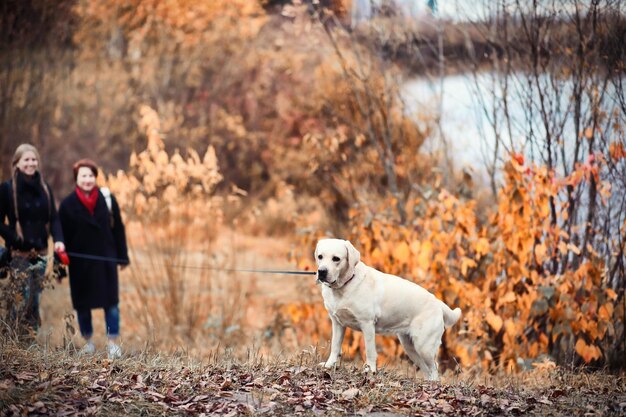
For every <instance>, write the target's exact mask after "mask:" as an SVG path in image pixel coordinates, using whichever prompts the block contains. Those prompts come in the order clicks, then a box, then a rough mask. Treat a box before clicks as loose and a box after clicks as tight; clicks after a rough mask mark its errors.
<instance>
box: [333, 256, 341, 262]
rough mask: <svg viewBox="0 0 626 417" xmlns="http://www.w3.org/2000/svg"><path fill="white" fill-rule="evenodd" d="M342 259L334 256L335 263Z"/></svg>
mask: <svg viewBox="0 0 626 417" xmlns="http://www.w3.org/2000/svg"><path fill="white" fill-rule="evenodd" d="M340 260H341V259H339V257H338V256H333V262H339V261H340Z"/></svg>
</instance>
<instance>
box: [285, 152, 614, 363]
mask: <svg viewBox="0 0 626 417" xmlns="http://www.w3.org/2000/svg"><path fill="white" fill-rule="evenodd" d="M601 159H602V158H598V160H600V162H599V163H601ZM523 163H524V160H523V158H521V157H520V156H518V155H513V156H512V157H511V159H510V160H509V161H508V162H507V164H506V165H505V168H504V176H505V178H504V179H505V183H504V185H503V187H502V188H501V190H500V192H499V195H498V201H497V207H496V209H495V210H493V212H492V213H491V214H490V216H489V217H488V221H486V222H485V223H483V224H481V223H480V222H479V221H478V218H479V216H478V215H477V210H476V203H475V201H473V200H463V199H460V198H457V197H456V196H454V195H452V194H451V193H449V192H448V191H446V190H445V189H441V190H439V192H438V194H437V195H436V196H435V197H433V198H429V199H418V200H416V201H414V202H413V207H414V210H411V211H409V212H412V213H414V214H415V216H414V217H413V218H412V219H410V221H409V222H407V223H405V224H399V223H398V222H397V221H394V220H392V219H391V218H390V217H388V216H386V215H385V214H384V213H386V212H387V211H386V207H380V208H378V210H377V213H376V214H375V213H371V212H365V211H363V210H358V209H353V210H352V211H351V218H350V220H351V224H352V230H351V233H350V236H347V237H346V238H349V239H350V240H352V241H353V243H354V244H355V245H356V247H357V248H358V249H359V250H360V251H361V257H362V260H363V261H364V262H366V263H368V264H369V265H371V266H373V267H376V268H378V269H381V270H383V271H385V272H387V273H391V274H395V275H399V276H402V277H404V278H407V279H410V280H413V281H415V282H417V283H419V284H420V285H422V286H424V287H425V288H427V289H428V290H430V291H431V292H433V293H434V294H435V295H437V297H439V298H441V299H442V300H444V301H445V302H446V303H447V304H449V305H451V306H458V307H461V309H462V310H463V316H462V317H463V323H462V324H461V325H458V326H456V327H453V328H452V329H450V330H448V331H446V333H445V336H444V349H443V355H444V356H448V355H453V356H454V357H456V358H458V362H459V363H460V364H461V366H463V367H470V366H478V367H480V368H482V369H485V370H494V369H504V370H506V371H516V370H521V369H526V368H528V367H530V366H531V365H532V363H534V362H535V361H536V360H537V358H540V357H542V356H544V355H549V356H551V357H552V358H553V359H554V360H555V361H557V362H558V363H565V362H570V361H572V359H573V358H574V355H575V356H576V357H578V358H579V359H578V361H579V362H580V363H587V364H589V363H592V362H594V361H595V362H594V363H608V355H607V354H608V353H609V351H611V350H613V349H619V341H620V338H621V336H620V335H622V334H623V332H624V324H623V323H622V322H621V321H620V320H618V319H617V318H618V317H623V314H624V311H623V309H624V305H623V303H622V302H621V297H623V295H621V296H620V295H619V294H618V293H617V292H616V291H615V290H614V289H613V288H611V287H610V285H609V284H608V283H607V282H606V280H605V279H603V275H604V271H605V270H606V265H605V263H604V260H603V259H602V258H601V257H599V256H597V255H596V254H595V252H594V250H593V248H592V247H591V245H589V248H586V249H587V250H586V252H585V256H584V257H583V256H582V253H583V252H582V250H581V248H579V247H578V246H577V245H576V243H575V242H574V241H573V240H572V239H571V237H570V234H569V233H568V232H567V231H566V230H564V229H562V228H561V227H560V225H561V224H562V219H563V218H564V217H566V216H567V215H568V210H567V209H568V206H567V199H566V198H563V194H564V193H566V192H567V190H568V185H571V184H580V183H581V182H584V181H589V180H590V179H591V178H592V177H593V178H595V179H597V178H598V165H599V163H595V164H580V165H579V166H578V167H577V169H576V170H574V171H573V172H571V173H570V174H569V175H567V176H565V177H561V176H558V175H557V174H556V173H555V172H549V171H548V170H546V169H545V168H542V167H538V166H532V167H528V166H524V164H523ZM597 181H598V188H599V189H600V190H602V191H601V193H605V194H606V193H609V187H608V184H606V183H603V182H602V181H599V180H597ZM391 204H392V203H389V205H391ZM320 235H321V234H320ZM317 237H318V235H314V234H309V235H307V236H304V237H303V242H302V243H303V246H304V247H309V248H312V247H313V246H314V244H315V240H317ZM622 238H623V237H622ZM305 256H306V257H302V258H299V262H300V266H301V267H305V268H313V263H312V261H313V260H312V258H311V257H310V255H305ZM565 260H567V261H568V262H565ZM555 265H558V266H559V267H558V268H556V267H555ZM324 317H325V315H324V312H323V308H322V309H321V311H319V312H317V316H316V319H318V320H322V321H324V322H326V321H327V320H326V319H325V318H324ZM296 327H297V324H296ZM310 330H311V329H309V331H310ZM318 331H320V332H321V333H322V334H321V336H316V338H321V339H322V340H327V338H329V337H330V328H329V326H327V327H326V328H322V327H320V328H319V329H318ZM348 340H349V343H350V344H352V341H353V340H354V339H353V338H352V339H351V338H350V337H349V338H348ZM398 352H401V349H400V347H399V346H397V343H396V342H394V341H393V340H391V339H390V340H387V341H386V343H385V344H384V349H383V355H382V360H385V356H387V357H390V356H394V355H397V354H398ZM348 353H349V354H354V353H355V352H354V351H349V352H348Z"/></svg>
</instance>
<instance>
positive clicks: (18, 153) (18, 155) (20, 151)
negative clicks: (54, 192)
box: [11, 143, 52, 240]
mask: <svg viewBox="0 0 626 417" xmlns="http://www.w3.org/2000/svg"><path fill="white" fill-rule="evenodd" d="M26 152H32V153H34V154H35V156H36V157H37V163H38V167H37V171H38V172H39V181H40V182H41V188H43V191H44V192H45V193H46V197H47V199H48V212H49V213H50V212H51V210H52V199H51V198H50V191H49V190H48V187H47V186H46V183H45V182H44V180H43V176H42V175H41V156H39V152H38V151H37V148H35V147H34V146H33V145H31V144H29V143H22V144H21V145H20V146H18V147H17V149H15V153H14V154H13V159H12V161H11V167H12V168H13V169H12V179H13V208H14V210H15V232H16V233H17V236H18V237H19V238H20V239H22V240H23V239H24V234H23V233H22V225H21V224H20V215H19V212H18V209H17V174H18V172H19V168H18V167H17V163H18V162H19V161H20V159H22V156H24V154H25V153H26Z"/></svg>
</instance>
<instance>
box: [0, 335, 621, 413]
mask: <svg viewBox="0 0 626 417" xmlns="http://www.w3.org/2000/svg"><path fill="white" fill-rule="evenodd" d="M0 355H1V357H0V360H3V364H4V365H5V366H4V367H3V368H1V369H0V387H2V390H0V405H1V406H2V407H1V408H2V409H3V411H2V413H0V414H1V415H3V416H4V415H7V416H12V415H15V416H17V415H25V414H28V415H50V414H52V415H60V416H64V415H97V414H100V415H121V414H124V415H134V414H143V415H163V414H167V415H228V416H230V415H232V416H235V415H242V414H244V415H251V414H254V415H289V416H292V415H298V414H307V415H308V414H311V413H313V414H336V415H344V414H369V413H395V414H406V413H410V414H414V413H419V414H420V415H469V416H475V415H522V414H528V413H536V414H542V413H546V412H549V413H551V414H562V415H568V414H571V412H570V411H571V410H573V409H574V408H572V407H573V405H572V404H578V403H579V402H580V401H581V400H582V399H585V401H591V400H589V398H593V399H594V401H595V402H594V403H593V406H594V407H596V409H597V410H608V411H610V410H620V407H621V406H620V404H622V403H624V402H625V401H626V395H624V384H623V383H622V385H621V386H622V389H621V394H618V395H617V396H614V398H612V399H611V400H610V401H608V402H606V403H602V402H601V399H602V398H603V397H602V396H598V395H597V393H596V392H594V391H592V390H591V391H588V392H587V393H586V394H585V395H582V394H581V392H579V391H577V390H573V389H571V388H570V387H565V386H562V387H551V388H549V389H544V390H534V391H532V390H523V389H520V387H515V388H513V387H499V388H495V387H487V386H483V385H478V386H476V387H474V386H471V385H467V384H463V383H458V384H455V385H443V384H440V383H434V382H425V381H423V380H421V379H416V378H412V377H404V376H400V375H398V374H395V373H394V372H390V371H387V370H385V369H382V370H380V371H379V372H378V373H377V374H375V375H363V374H362V373H361V372H360V371H359V368H358V367H356V366H353V367H350V366H347V367H341V368H338V369H337V370H333V371H329V370H326V369H322V368H320V367H318V366H316V365H314V364H315V363H317V362H318V361H319V358H310V362H311V363H310V364H309V363H302V361H301V359H299V362H298V364H297V365H296V364H294V363H293V362H289V361H283V362H280V363H277V364H271V365H270V364H262V361H252V363H237V362H235V361H233V360H231V359H229V360H225V359H224V360H215V361H212V362H211V364H208V365H207V364H197V363H193V361H192V360H190V359H189V358H186V359H185V360H179V359H174V358H167V357H166V356H164V355H160V356H159V359H158V360H157V359H156V358H146V357H145V356H144V359H141V360H139V359H137V360H134V359H133V358H128V359H125V360H122V361H118V362H115V363H112V362H110V361H108V360H106V359H98V358H97V357H96V358H94V359H92V360H90V361H89V362H87V361H86V360H85V362H83V360H84V359H81V358H76V356H74V355H73V354H71V353H68V352H65V351H58V352H55V353H52V354H51V353H47V354H46V355H47V358H46V360H43V359H42V358H43V353H41V352H40V351H38V350H37V349H32V348H31V349H30V350H28V351H25V350H20V349H16V348H11V349H7V346H6V345H4V346H2V349H1V350H0ZM605 391H607V390H605ZM605 399H606V398H605ZM586 405H587V403H585V402H583V403H581V404H580V407H581V409H584V407H586ZM564 406H567V408H562V407H564Z"/></svg>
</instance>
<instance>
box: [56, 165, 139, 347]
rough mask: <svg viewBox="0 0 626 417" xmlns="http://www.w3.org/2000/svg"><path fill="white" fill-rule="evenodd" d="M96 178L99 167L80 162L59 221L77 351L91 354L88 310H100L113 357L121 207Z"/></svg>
mask: <svg viewBox="0 0 626 417" xmlns="http://www.w3.org/2000/svg"><path fill="white" fill-rule="evenodd" d="M97 176H98V168H97V166H96V164H95V162H93V161H92V160H89V159H81V160H80V161H78V162H76V163H75V164H74V179H75V182H76V189H75V190H74V191H73V192H72V193H70V194H69V195H68V196H67V197H65V199H64V200H63V201H62V202H61V206H60V207H59V217H60V219H61V226H62V227H63V233H64V236H65V241H66V245H67V251H68V254H69V257H70V264H69V275H70V291H71V295H72V304H73V306H74V308H75V309H76V313H77V318H78V325H79V327H80V332H81V334H82V336H83V337H84V338H85V340H86V344H85V346H84V347H83V348H82V350H81V352H82V353H94V352H95V346H94V344H93V342H92V340H91V338H92V335H93V327H92V324H91V310H92V309H96V308H97V309H99V308H102V309H104V317H105V322H106V332H107V336H108V346H107V352H108V356H109V358H111V359H113V358H118V357H120V356H121V354H122V351H121V348H120V347H119V345H118V343H117V339H118V337H119V334H120V312H119V306H118V304H119V286H118V273H117V267H118V265H120V266H121V267H122V268H124V267H125V266H126V265H128V264H129V260H128V250H127V245H126V232H125V229H124V224H123V223H122V218H121V216H120V208H119V206H118V204H117V201H116V200H115V197H113V196H112V195H111V194H110V193H108V189H102V190H101V189H99V188H98V187H97V185H96V177H97ZM103 191H104V193H103ZM73 254H74V255H73Z"/></svg>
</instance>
